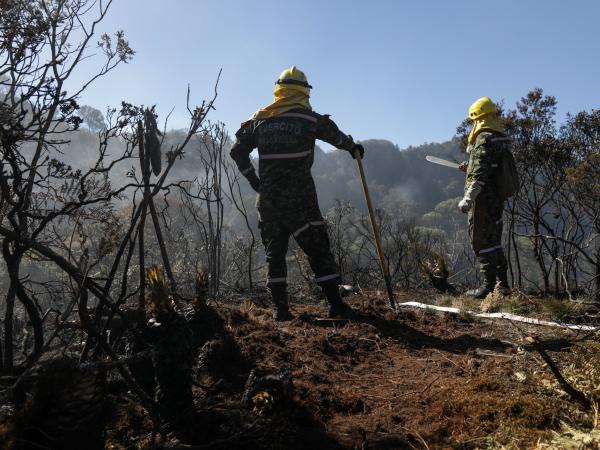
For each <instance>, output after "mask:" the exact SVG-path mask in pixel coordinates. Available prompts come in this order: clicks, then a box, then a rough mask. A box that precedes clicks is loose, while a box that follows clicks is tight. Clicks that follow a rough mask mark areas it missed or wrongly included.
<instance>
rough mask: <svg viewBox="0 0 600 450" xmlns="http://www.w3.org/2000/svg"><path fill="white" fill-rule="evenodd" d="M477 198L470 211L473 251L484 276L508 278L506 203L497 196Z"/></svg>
mask: <svg viewBox="0 0 600 450" xmlns="http://www.w3.org/2000/svg"><path fill="white" fill-rule="evenodd" d="M477 200H479V201H477ZM477 200H476V201H475V204H474V206H473V208H472V209H471V211H470V212H469V235H470V237H471V244H472V245H473V251H474V252H475V256H476V257H477V261H478V262H479V267H480V269H481V272H482V273H483V275H484V277H486V278H495V277H496V276H498V277H499V278H501V279H502V277H504V278H506V271H507V267H508V263H507V261H506V257H505V256H504V250H503V248H502V225H503V224H502V215H503V212H504V204H503V202H502V201H500V200H498V199H495V198H494V199H486V198H482V199H479V198H478V199H477ZM486 200H487V201H486Z"/></svg>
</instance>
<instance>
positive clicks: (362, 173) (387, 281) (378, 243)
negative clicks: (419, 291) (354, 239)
mask: <svg viewBox="0 0 600 450" xmlns="http://www.w3.org/2000/svg"><path fill="white" fill-rule="evenodd" d="M354 156H355V157H356V164H357V165H358V171H359V173H360V181H361V183H362V187H363V192H364V193H365V200H366V202H367V209H368V210H369V219H370V220H371V228H372V229H373V237H374V238H375V248H376V249H377V256H379V265H380V267H381V272H382V273H383V279H384V280H385V287H386V289H387V293H388V298H389V299H390V306H391V307H392V308H393V309H396V302H395V301H394V292H393V291H392V280H391V278H390V270H389V268H388V265H387V264H386V263H385V258H384V256H383V249H382V248H381V238H380V236H379V225H377V218H376V217H375V212H374V210H373V204H372V203H371V196H370V195H369V186H367V179H366V178H365V171H364V169H363V165H362V161H361V157H360V155H359V154H358V152H356V153H355V154H354Z"/></svg>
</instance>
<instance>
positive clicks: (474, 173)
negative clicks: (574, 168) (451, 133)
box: [458, 97, 510, 298]
mask: <svg viewBox="0 0 600 450" xmlns="http://www.w3.org/2000/svg"><path fill="white" fill-rule="evenodd" d="M468 118H469V119H470V120H471V121H472V122H473V123H472V127H471V132H470V134H469V139H468V147H467V152H468V153H469V162H468V165H467V166H466V167H464V166H463V167H464V170H465V171H466V173H467V177H466V183H465V191H464V196H463V198H462V200H461V201H460V202H459V204H458V206H459V208H460V210H461V211H462V212H464V213H468V222H469V234H470V237H471V243H472V245H473V251H474V252H475V256H476V257H477V261H478V263H479V266H480V270H481V274H482V275H483V284H482V285H481V286H480V287H478V288H477V289H473V290H470V291H468V292H467V295H469V296H472V297H475V298H485V297H486V296H487V295H488V294H489V293H490V292H491V291H492V290H494V287H495V285H496V282H497V281H498V282H499V283H500V288H501V289H502V291H504V292H506V291H507V290H508V287H509V286H508V279H507V268H508V265H507V261H506V257H505V256H504V250H503V248H502V214H503V211H504V201H505V198H504V197H503V196H502V195H500V193H499V185H498V183H499V180H498V171H499V170H500V166H501V164H502V155H503V152H504V151H505V150H507V147H509V146H510V139H509V138H508V137H507V136H506V134H505V133H504V124H503V122H502V119H501V118H500V116H499V115H498V109H497V107H496V105H495V104H494V102H492V100H490V99H489V98H488V97H483V98H480V99H478V100H476V101H475V102H474V103H473V104H472V105H471V107H470V108H469V112H468Z"/></svg>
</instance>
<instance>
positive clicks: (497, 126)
mask: <svg viewBox="0 0 600 450" xmlns="http://www.w3.org/2000/svg"><path fill="white" fill-rule="evenodd" d="M482 131H495V132H497V133H504V123H502V119H501V118H500V117H499V116H498V115H497V114H495V113H491V114H486V115H485V116H482V117H480V118H479V119H477V120H475V121H474V122H473V127H472V128H471V133H470V134H469V145H473V143H474V142H475V139H477V135H478V134H479V133H481V132H482Z"/></svg>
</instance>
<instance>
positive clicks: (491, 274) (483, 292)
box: [465, 255, 496, 299]
mask: <svg viewBox="0 0 600 450" xmlns="http://www.w3.org/2000/svg"><path fill="white" fill-rule="evenodd" d="M478 259H479V268H480V270H481V274H482V275H483V284H482V285H481V286H479V287H478V288H476V289H471V290H470V291H467V292H465V295H467V296H468V297H473V298H478V299H483V298H486V297H487V296H488V294H489V293H490V292H492V291H493V290H494V287H495V286H496V264H495V261H494V260H493V259H494V258H492V257H490V255H488V256H485V257H479V258H478Z"/></svg>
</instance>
